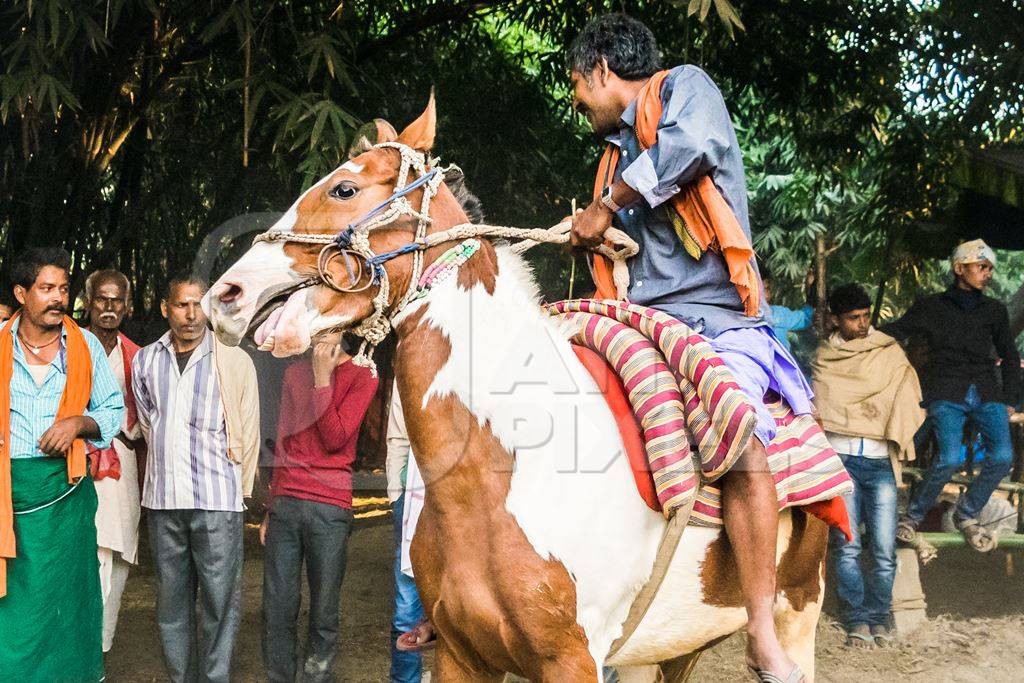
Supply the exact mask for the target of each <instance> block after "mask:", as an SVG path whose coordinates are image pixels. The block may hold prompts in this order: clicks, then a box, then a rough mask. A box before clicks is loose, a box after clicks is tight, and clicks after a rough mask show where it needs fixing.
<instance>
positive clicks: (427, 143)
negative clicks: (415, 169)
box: [398, 88, 437, 152]
mask: <svg viewBox="0 0 1024 683" xmlns="http://www.w3.org/2000/svg"><path fill="white" fill-rule="evenodd" d="M436 133H437V107H436V106H435V104H434V89H433V88H431V89H430V100H429V101H428V102H427V108H426V109H424V110H423V113H422V114H420V117H419V118H418V119H416V120H415V121H413V122H412V123H410V124H409V125H408V127H406V129H405V130H403V131H402V134H401V135H399V136H398V141H399V142H401V143H404V144H406V145H409V146H410V147H412V148H413V149H415V150H417V151H419V152H429V151H430V150H431V148H433V146H434V135H435V134H436Z"/></svg>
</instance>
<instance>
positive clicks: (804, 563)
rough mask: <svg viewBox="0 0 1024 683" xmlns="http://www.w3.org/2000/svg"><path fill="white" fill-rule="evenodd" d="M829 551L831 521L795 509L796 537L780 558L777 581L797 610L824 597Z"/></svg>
mask: <svg viewBox="0 0 1024 683" xmlns="http://www.w3.org/2000/svg"><path fill="white" fill-rule="evenodd" d="M827 550H828V524H826V523H825V522H823V521H821V520H820V519H818V518H817V517H812V516H811V515H808V514H807V513H806V512H804V511H803V510H800V509H799V508H796V509H794V510H793V536H792V538H791V539H790V542H789V546H788V547H787V548H786V551H785V552H784V553H783V554H782V558H781V559H780V560H779V569H778V573H777V575H776V583H777V585H778V587H779V590H781V591H782V594H783V595H785V596H786V599H787V600H789V604H790V605H792V606H793V609H795V610H796V611H797V612H802V611H803V609H804V607H806V606H807V605H808V604H814V603H817V602H818V598H819V597H821V572H822V567H823V566H824V564H825V553H826V551H827Z"/></svg>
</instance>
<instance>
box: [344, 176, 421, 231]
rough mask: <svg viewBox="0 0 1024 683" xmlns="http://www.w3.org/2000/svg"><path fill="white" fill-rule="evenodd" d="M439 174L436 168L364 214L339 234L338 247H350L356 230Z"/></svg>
mask: <svg viewBox="0 0 1024 683" xmlns="http://www.w3.org/2000/svg"><path fill="white" fill-rule="evenodd" d="M438 172H439V171H438V169H436V168H435V169H433V170H432V171H428V172H427V173H424V174H423V175H421V176H420V177H419V178H417V179H416V180H414V181H412V182H411V183H409V184H408V185H406V186H405V187H403V188H402V189H401V190H396V191H395V192H394V193H393V194H392V195H391V196H390V197H388V198H387V199H385V200H384V201H382V202H381V203H380V204H378V205H377V206H375V207H373V208H372V209H370V210H369V211H367V212H366V213H365V214H363V215H362V217H361V218H360V219H359V220H357V221H355V222H353V223H349V224H348V227H347V228H345V229H344V230H342V231H341V232H340V233H338V238H337V240H335V241H336V242H337V244H338V246H339V247H342V248H346V247H348V245H349V244H350V243H351V242H352V233H354V232H355V231H356V230H358V229H359V228H361V227H362V226H364V225H365V224H366V223H367V222H368V221H369V220H370V219H372V218H374V217H375V216H377V215H378V214H379V213H380V212H381V211H383V210H384V209H386V208H388V207H389V206H391V204H393V203H394V201H395V200H396V199H400V198H402V197H405V196H406V195H408V194H409V193H411V192H413V191H415V190H418V189H419V188H421V187H423V186H424V185H426V184H427V183H428V182H430V180H431V179H432V178H433V177H434V176H436V175H437V174H438Z"/></svg>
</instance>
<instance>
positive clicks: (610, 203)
mask: <svg viewBox="0 0 1024 683" xmlns="http://www.w3.org/2000/svg"><path fill="white" fill-rule="evenodd" d="M601 203H602V204H604V206H605V208H606V209H608V210H609V211H611V212H612V213H618V212H619V210H620V209H621V208H622V207H621V206H619V205H618V204H616V203H615V199H614V198H612V186H611V185H609V186H608V187H606V188H604V192H602V193H601Z"/></svg>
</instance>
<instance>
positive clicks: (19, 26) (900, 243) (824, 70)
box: [0, 0, 1024, 313]
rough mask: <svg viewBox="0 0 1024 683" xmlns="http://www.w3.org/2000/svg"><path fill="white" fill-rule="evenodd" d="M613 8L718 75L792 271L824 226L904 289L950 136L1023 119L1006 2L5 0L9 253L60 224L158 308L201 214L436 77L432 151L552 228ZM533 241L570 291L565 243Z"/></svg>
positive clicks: (290, 180)
mask: <svg viewBox="0 0 1024 683" xmlns="http://www.w3.org/2000/svg"><path fill="white" fill-rule="evenodd" d="M609 10H625V11H628V12H629V13H631V14H633V15H635V16H637V17H638V18H641V19H643V20H644V21H646V22H647V23H648V24H649V25H650V26H652V28H653V29H654V31H655V33H656V34H657V36H658V39H659V42H660V44H661V45H662V49H663V53H664V59H665V63H666V64H667V65H672V64H676V63H680V62H692V63H697V64H700V65H702V66H703V67H704V68H705V69H706V70H707V71H708V72H709V73H710V74H711V75H712V76H713V77H714V78H715V80H716V81H717V82H718V83H719V85H720V86H721V88H722V90H723V92H724V93H725V96H726V100H727V102H728V103H729V104H730V107H731V109H732V113H733V115H734V118H735V119H736V121H737V123H738V125H739V126H740V129H741V144H742V146H743V147H744V152H745V154H746V157H747V165H748V170H749V175H750V188H751V189H750V191H751V203H752V217H753V220H754V223H755V231H756V233H757V244H758V246H759V247H760V249H761V252H762V255H763V256H764V257H766V258H768V259H769V260H770V261H771V262H772V265H773V266H775V267H776V270H780V271H781V272H783V273H785V274H786V275H788V276H789V277H791V278H792V279H793V282H794V283H795V282H796V281H797V279H798V278H799V277H801V276H802V270H803V269H804V268H805V267H806V265H807V261H808V259H809V255H810V251H809V250H810V245H811V244H812V243H813V240H814V237H815V236H816V235H818V234H822V233H824V234H827V236H828V239H829V244H830V245H831V246H832V247H834V248H835V249H836V251H835V252H834V253H833V256H832V258H831V262H832V264H833V266H834V269H835V272H836V273H837V275H841V276H842V277H843V278H846V277H849V278H855V279H860V280H865V281H868V282H881V279H882V277H883V276H887V277H888V279H889V280H890V283H889V287H890V288H891V291H892V292H893V293H894V296H895V297H896V298H894V299H892V300H891V302H890V303H891V304H892V305H893V306H899V305H902V303H903V299H902V298H901V297H902V296H903V295H902V294H901V293H905V292H910V291H911V290H913V289H914V286H915V285H914V282H913V281H914V277H915V271H914V268H917V267H919V265H920V264H921V263H922V259H921V257H920V254H919V251H920V250H919V249H918V248H917V247H916V246H915V241H914V240H915V238H918V237H919V236H920V235H925V236H926V240H927V241H929V242H934V239H932V238H931V236H930V235H929V233H928V232H927V229H926V227H927V225H929V224H931V223H934V222H935V217H936V215H937V212H939V211H941V209H942V207H943V206H945V205H947V204H948V203H949V202H950V201H951V194H950V191H949V187H948V184H947V183H946V173H947V170H948V168H950V166H951V165H952V163H953V162H954V160H955V159H956V157H957V155H958V153H959V152H960V151H961V150H962V149H964V148H965V146H969V145H978V144H981V143H986V142H994V141H1003V142H1005V141H1010V142H1012V141H1014V140H1016V139H1017V138H1018V137H1019V135H1020V131H1021V108H1022V102H1021V98H1022V97H1024V94H1022V91H1021V89H1020V88H1019V81H1020V78H1019V76H1020V72H1021V68H1022V67H1021V59H1022V57H1021V55H1022V54H1024V50H1021V47H1022V46H1021V40H1022V37H1024V36H1022V31H1024V21H1021V18H1022V17H1021V15H1022V2H1021V0H978V1H977V2H972V3H963V2H957V1H955V0H922V1H921V2H907V1H898V0H756V1H755V0H663V1H654V0H651V1H643V0H638V1H634V2H623V1H621V0H616V1H614V2H575V1H569V0H549V1H548V2H535V1H527V0H451V1H448V0H377V1H374V2H370V1H368V0H346V1H340V0H329V1H299V0H278V1H271V0H230V1H226V2H208V1H205V0H169V1H168V2H161V3H156V2H153V1H152V0H10V1H9V2H7V3H5V4H4V6H3V8H2V9H0V241H2V244H3V247H2V248H3V252H2V253H3V260H4V263H5V264H7V263H9V261H10V259H11V258H12V257H13V255H14V254H16V253H17V252H18V251H20V250H21V249H22V248H24V247H26V246H30V245H36V244H63V245H66V246H68V247H69V248H70V249H71V250H72V252H73V256H74V269H75V272H74V274H75V278H76V282H77V283H79V284H80V283H81V280H82V277H83V276H84V274H85V273H86V272H87V271H88V270H89V269H92V268H95V267H103V266H107V265H117V266H119V267H121V268H122V269H124V270H125V271H126V272H128V274H129V275H130V276H131V277H132V279H133V280H134V281H135V282H136V283H137V285H138V286H137V288H136V294H135V296H136V302H135V303H136V311H137V312H139V313H145V312H147V311H152V310H153V309H152V307H151V306H147V304H149V303H151V302H152V300H153V297H154V295H155V293H156V292H157V290H158V289H159V286H160V283H161V282H163V281H165V280H166V274H167V273H169V272H171V271H174V270H177V269H180V268H182V267H185V266H188V265H189V264H191V263H192V262H193V260H194V259H195V257H196V253H197V251H198V250H199V249H200V248H201V247H202V245H203V243H204V239H205V238H206V237H207V236H208V235H209V234H210V233H211V231H212V230H213V229H214V228H215V227H216V226H218V225H220V224H222V223H223V222H224V221H226V220H228V219H230V218H232V217H233V216H237V215H240V214H247V213H259V212H267V211H281V210H283V209H284V208H285V207H286V206H287V205H288V204H289V203H290V202H291V201H292V200H293V199H294V197H295V196H297V195H298V194H299V192H300V191H301V190H302V188H303V187H305V186H307V185H308V184H309V183H310V182H311V181H312V179H314V178H316V177H318V176H319V175H320V174H322V173H324V172H325V171H326V170H328V169H330V168H331V167H333V166H334V165H335V164H337V163H338V161H339V159H340V158H341V157H342V156H343V154H344V150H345V149H346V147H347V146H348V144H349V143H350V142H351V140H352V136H353V134H354V132H355V131H356V130H357V128H358V126H359V125H360V124H361V123H362V122H364V121H367V120H369V119H371V118H373V117H377V116H381V117H384V118H387V119H389V120H391V121H392V122H393V123H395V124H396V125H398V126H401V125H403V124H404V123H406V122H408V121H409V120H411V119H412V118H413V117H414V116H415V115H416V114H417V113H418V110H419V108H421V107H422V105H423V103H424V102H425V100H426V96H427V93H428V92H429V89H430V88H431V87H432V86H433V87H436V89H437V95H438V100H439V137H438V141H439V150H438V151H439V152H440V153H441V155H442V156H443V158H444V159H445V161H446V162H455V163H458V164H459V165H461V166H462V167H463V168H464V169H465V171H466V174H467V177H468V179H469V183H470V186H471V188H472V189H473V190H474V191H476V192H477V193H478V194H480V196H481V198H482V199H483V201H484V207H485V210H486V212H487V214H488V218H489V219H490V220H491V221H492V222H497V223H503V224H515V225H523V226H531V227H533V226H546V225H550V224H552V223H554V222H556V221H557V220H558V219H560V218H561V217H562V216H564V215H566V214H567V213H568V211H569V202H570V200H571V198H573V197H576V198H579V199H580V200H584V199H585V198H586V197H587V196H588V195H589V185H590V175H591V173H592V171H593V167H594V162H595V161H596V157H597V153H598V147H597V144H596V141H595V140H594V139H592V138H591V137H590V136H589V135H588V134H587V131H586V130H585V129H584V127H583V125H582V122H580V121H579V120H577V119H575V118H574V117H573V115H572V114H571V112H570V109H569V101H568V96H569V92H568V84H567V78H566V73H565V67H564V60H563V57H562V50H563V47H564V46H565V44H566V43H567V42H568V41H569V40H571V38H572V37H573V36H574V35H575V34H576V32H577V31H578V30H579V29H580V27H581V26H582V25H583V24H584V23H585V22H586V20H587V19H589V18H590V17H592V16H595V15H596V14H599V13H602V12H605V11H609ZM257 225H258V223H254V226H257ZM207 246H208V247H209V246H210V245H209V244H208V245H207ZM213 246H214V247H216V248H218V249H219V248H222V247H224V245H223V244H220V243H219V242H214V243H213ZM538 251H539V252H540V253H539V254H538V255H537V256H536V257H535V258H534V261H535V263H536V265H537V267H538V271H539V274H540V276H541V279H542V281H543V282H544V284H545V286H546V289H547V291H548V292H549V293H551V294H552V295H564V294H565V290H566V286H567V278H568V272H569V267H570V266H569V264H570V258H569V256H568V255H566V254H564V253H562V252H559V251H556V250H553V249H546V250H538ZM582 270H583V269H581V268H577V271H576V274H577V276H578V277H579V280H580V281H581V282H582V280H584V279H585V278H584V274H583V272H582ZM918 272H919V273H920V272H923V271H918ZM580 286H582V284H581V285H580ZM576 291H577V292H579V291H581V290H580V289H579V288H577V290H576ZM908 296H909V294H908Z"/></svg>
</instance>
